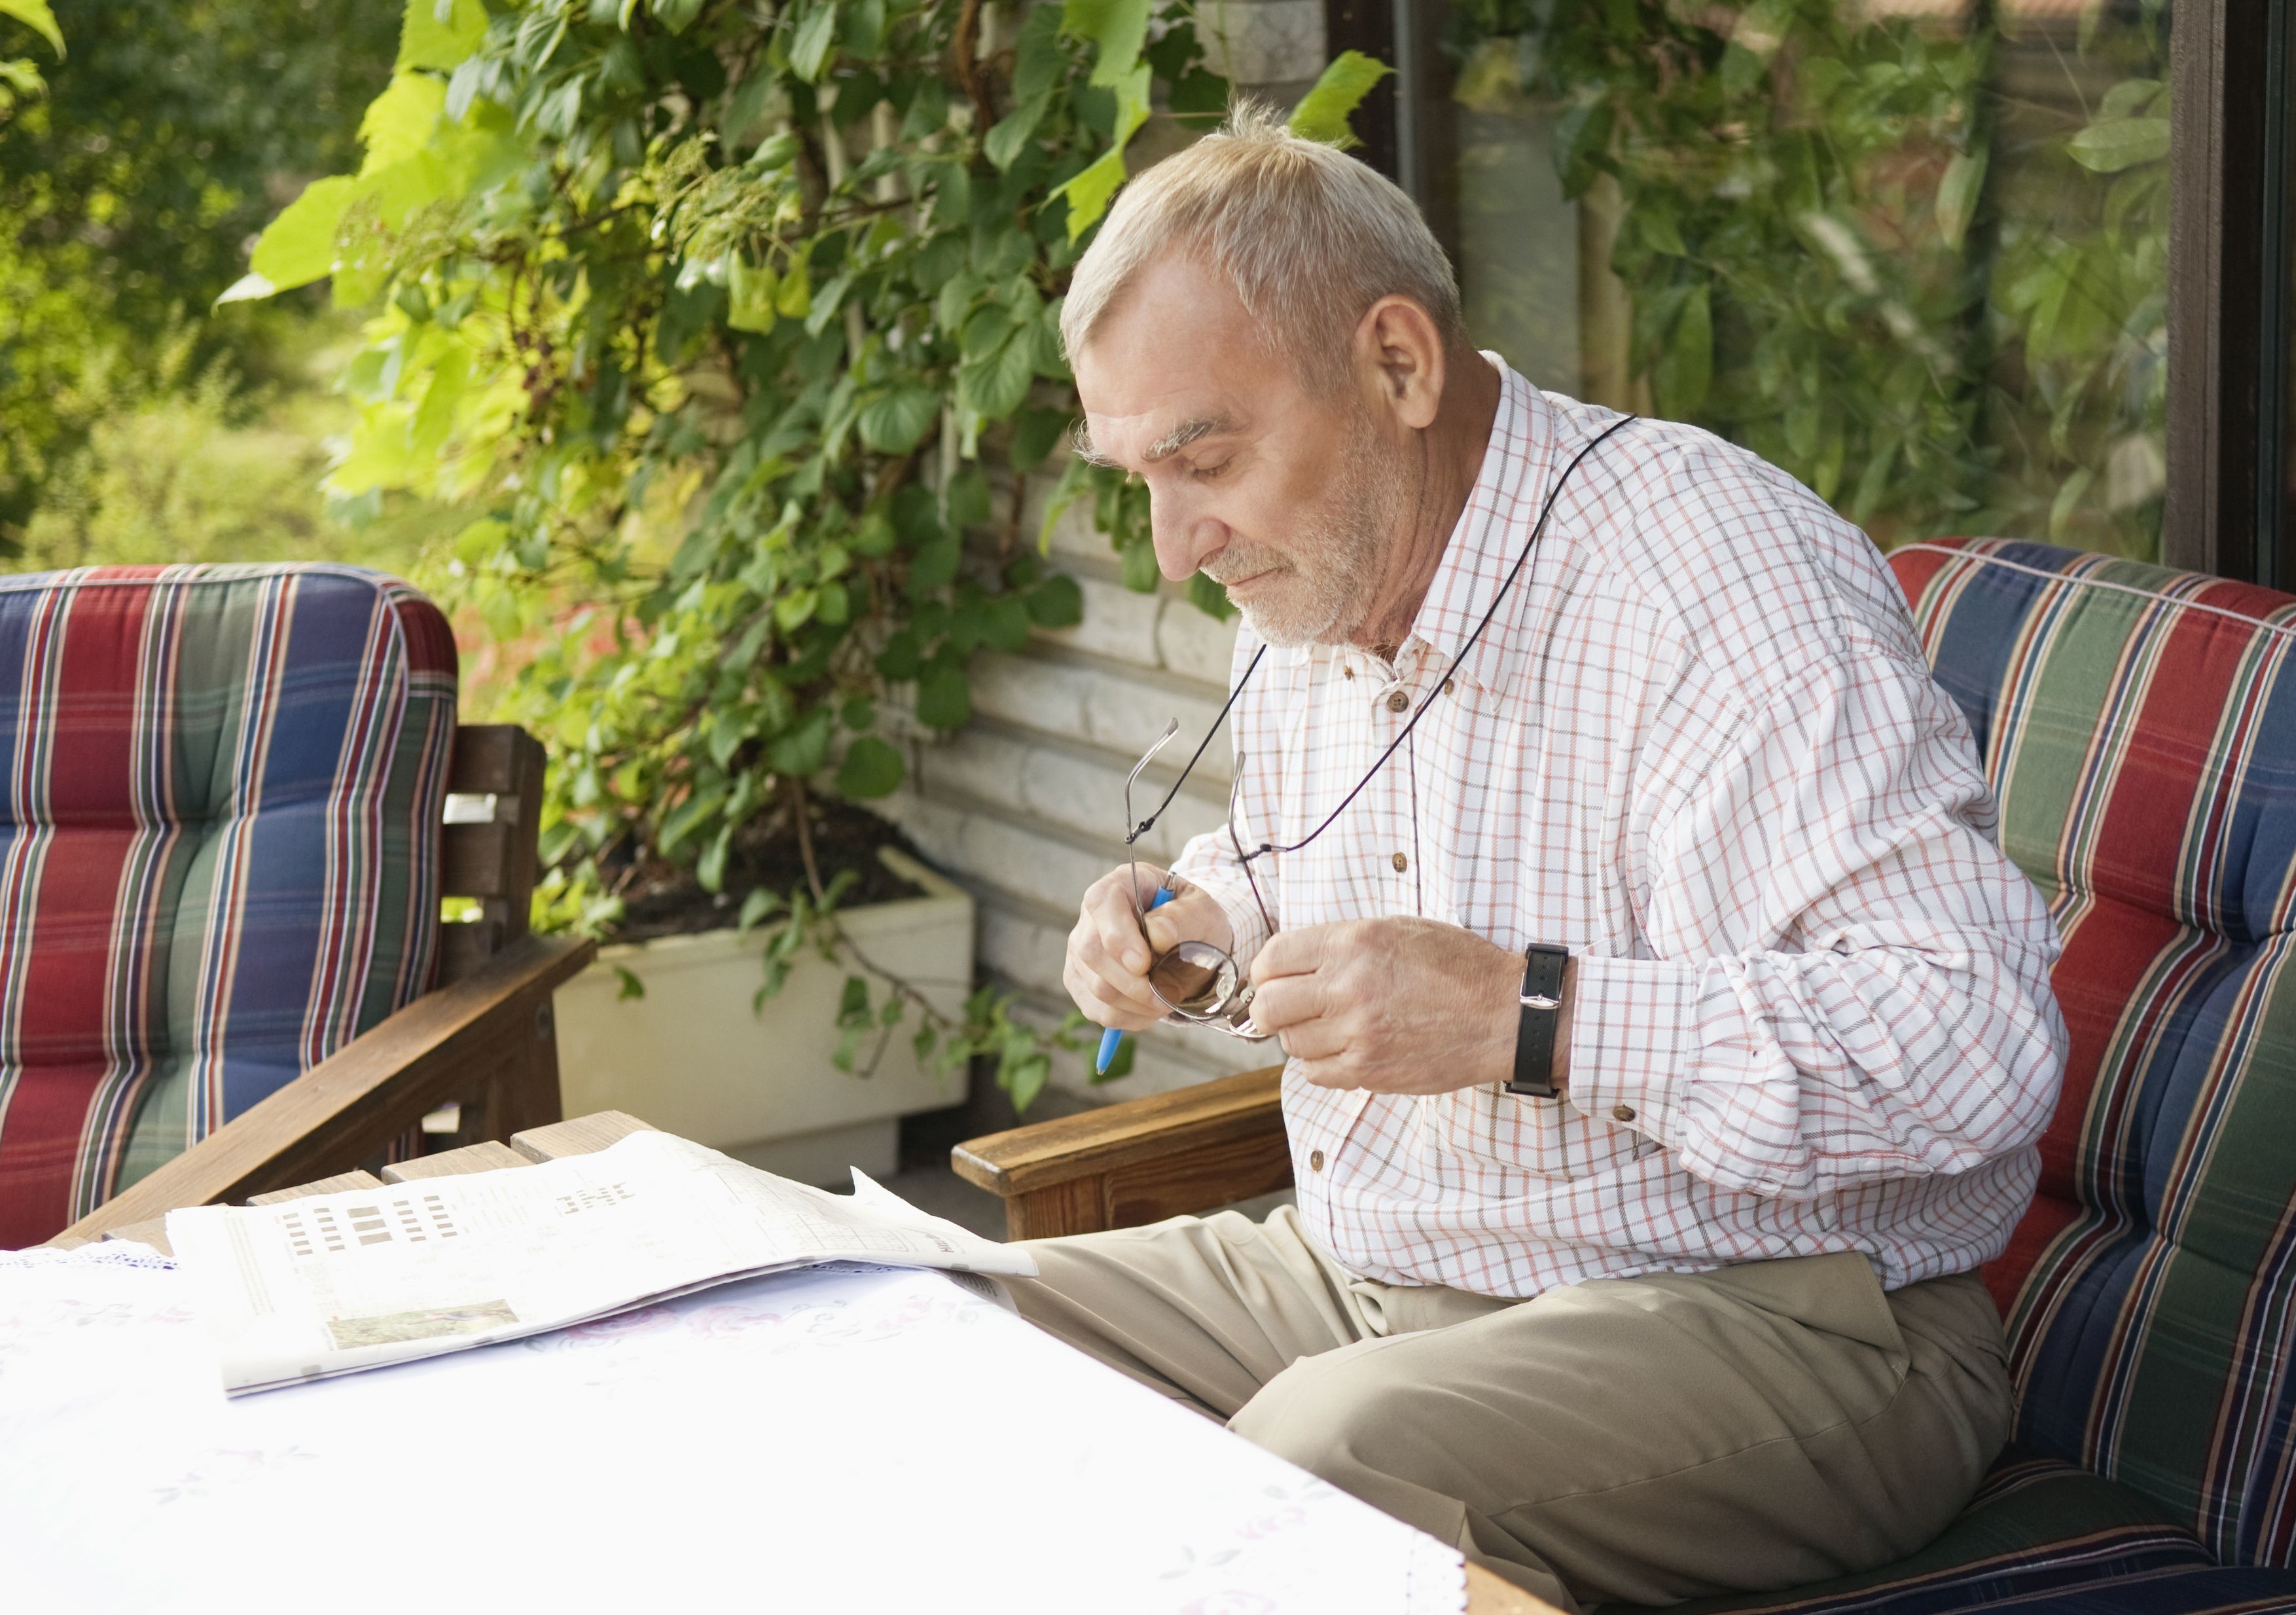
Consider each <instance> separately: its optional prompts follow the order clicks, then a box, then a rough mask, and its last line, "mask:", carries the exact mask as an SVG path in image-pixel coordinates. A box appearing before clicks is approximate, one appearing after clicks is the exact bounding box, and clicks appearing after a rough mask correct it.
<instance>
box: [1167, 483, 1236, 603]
mask: <svg viewBox="0 0 2296 1615" xmlns="http://www.w3.org/2000/svg"><path fill="white" fill-rule="evenodd" d="M1148 533H1149V537H1150V538H1151V539H1152V541H1153V542H1154V544H1155V546H1156V565H1157V568H1158V570H1160V571H1161V572H1162V573H1163V574H1164V576H1165V577H1167V578H1170V579H1171V580H1172V581H1173V582H1175V583H1185V582H1186V581H1187V580H1188V579H1189V578H1193V577H1194V576H1195V575H1196V570H1197V569H1198V568H1199V567H1201V566H1202V565H1203V563H1204V562H1206V561H1208V560H1210V558H1211V557H1212V556H1214V555H1217V554H1218V553H1219V552H1220V550H1221V549H1222V548H1223V547H1224V546H1225V545H1226V543H1227V528H1226V524H1225V523H1223V522H1221V521H1218V519H1216V518H1215V517H1213V516H1211V515H1210V514H1209V513H1208V512H1205V511H1203V510H1202V509H1201V508H1200V507H1198V506H1197V505H1196V504H1195V503H1194V502H1193V501H1192V500H1190V499H1188V498H1187V497H1186V496H1185V495H1182V494H1178V493H1160V492H1159V491H1157V490H1156V489H1154V488H1151V489H1150V490H1149V492H1148Z"/></svg>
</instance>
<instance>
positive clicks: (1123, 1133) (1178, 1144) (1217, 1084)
mask: <svg viewBox="0 0 2296 1615" xmlns="http://www.w3.org/2000/svg"><path fill="white" fill-rule="evenodd" d="M1271 1131H1272V1132H1275V1133H1279V1134H1280V1133H1281V1132H1282V1131H1283V1067H1282V1066H1269V1067H1267V1069H1266V1070H1258V1071H1246V1072H1244V1073H1242V1075H1241V1076H1236V1077H1222V1078H1218V1080H1216V1081H1212V1082H1200V1083H1198V1084H1196V1085H1195V1086H1193V1087H1185V1088H1180V1089H1177V1090H1176V1091H1174V1092H1172V1093H1169V1094H1152V1095H1151V1096H1150V1097H1148V1098H1146V1099H1135V1100H1130V1101H1128V1102H1127V1103H1123V1104H1112V1105H1108V1106H1105V1107H1103V1109H1100V1110H1097V1111H1083V1112H1080V1113H1079V1114H1078V1115H1074V1116H1063V1117H1061V1118H1059V1119H1056V1120H1053V1121H1045V1122H1038V1123H1037V1125H1035V1126H1034V1127H1014V1128H1013V1129H1012V1130H1011V1131H1009V1132H1005V1133H992V1134H990V1135H988V1136H987V1137H985V1138H975V1139H971V1140H968V1141H967V1142H965V1143H964V1144H959V1145H957V1146H956V1148H955V1151H953V1152H951V1157H950V1159H951V1161H952V1163H953V1164H954V1165H955V1168H956V1170H957V1174H958V1176H962V1177H964V1179H965V1180H966V1181H968V1182H970V1183H974V1184H978V1185H980V1187H982V1188H984V1189H987V1190H988V1191H989V1192H990V1193H993V1194H1001V1195H1005V1196H1006V1197H1008V1198H1009V1197H1011V1196H1013V1195H1014V1194H1020V1193H1027V1192H1028V1191H1029V1190H1031V1189H1037V1188H1043V1187H1045V1186H1047V1185H1052V1184H1056V1183H1064V1182H1066V1181H1068V1180H1070V1179H1071V1178H1076V1177H1082V1176H1103V1175H1106V1174H1108V1173H1110V1172H1113V1171H1116V1170H1118V1169H1119V1168H1125V1167H1130V1166H1136V1165H1141V1164H1144V1163H1147V1162H1151V1161H1156V1160H1163V1159H1165V1158H1168V1157H1169V1156H1172V1155H1174V1154H1176V1153H1178V1152H1183V1151H1185V1150H1192V1149H1198V1148H1202V1147H1206V1146H1208V1145H1211V1144H1218V1143H1220V1142H1222V1141H1231V1140H1238V1139H1246V1138H1251V1137H1253V1136H1259V1135H1267V1133H1269V1132H1271ZM1282 1186H1283V1185H1280V1184H1278V1185H1275V1187H1277V1188H1281V1187H1282ZM1251 1193H1265V1191H1264V1190H1254V1191H1251ZM1245 1198H1248V1196H1247V1195H1245V1194H1228V1195H1223V1196H1221V1197H1220V1198H1219V1199H1218V1200H1214V1201H1209V1202H1207V1203H1209V1204H1211V1205H1219V1204H1222V1203H1224V1202H1225V1201H1230V1200H1242V1199H1245Z"/></svg>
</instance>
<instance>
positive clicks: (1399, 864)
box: [1395, 852, 1411, 874]
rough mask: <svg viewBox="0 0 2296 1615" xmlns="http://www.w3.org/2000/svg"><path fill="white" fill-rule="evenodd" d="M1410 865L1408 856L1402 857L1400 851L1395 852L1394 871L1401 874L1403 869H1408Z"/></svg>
mask: <svg viewBox="0 0 2296 1615" xmlns="http://www.w3.org/2000/svg"><path fill="white" fill-rule="evenodd" d="M1410 867H1411V860H1410V859H1409V858H1406V857H1404V856H1403V855H1402V854H1401V853H1399V852H1398V853H1397V854H1396V855H1395V873H1398V874H1401V873H1403V872H1404V871H1405V870H1406V869H1408V868H1410Z"/></svg>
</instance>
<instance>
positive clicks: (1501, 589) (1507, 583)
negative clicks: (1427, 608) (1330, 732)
mask: <svg viewBox="0 0 2296 1615" xmlns="http://www.w3.org/2000/svg"><path fill="white" fill-rule="evenodd" d="M1641 419H1642V417H1641V416H1640V415H1626V416H1622V417H1621V418H1620V419H1619V420H1616V421H1614V422H1611V424H1610V425H1609V426H1607V427H1605V428H1603V430H1602V431H1601V432H1600V433H1599V434H1597V435H1596V436H1595V439H1593V440H1592V441H1591V442H1589V443H1587V446H1586V447H1583V448H1581V449H1580V450H1579V452H1578V453H1577V454H1575V455H1571V456H1570V464H1568V465H1566V466H1564V467H1563V468H1562V475H1561V476H1560V477H1557V478H1556V479H1555V480H1554V488H1551V489H1550V490H1548V492H1547V496H1546V501H1545V503H1543V504H1541V505H1540V506H1539V507H1538V521H1536V522H1534V523H1532V525H1531V529H1530V537H1529V540H1528V541H1527V542H1526V543H1525V544H1524V545H1523V546H1522V553H1521V554H1520V555H1517V556H1516V557H1515V558H1514V564H1513V566H1511V567H1509V568H1508V569H1507V575H1506V577H1505V578H1504V579H1502V580H1501V581H1500V584H1499V586H1498V592H1497V594H1493V595H1492V596H1491V603H1490V605H1489V606H1488V608H1486V609H1485V611H1484V612H1483V617H1482V620H1481V621H1480V622H1478V623H1477V624H1476V625H1475V631H1474V632H1473V633H1472V634H1470V635H1467V643H1466V644H1463V645H1461V646H1460V647H1459V649H1458V652H1457V654H1456V655H1454V656H1453V657H1452V658H1451V660H1450V663H1449V665H1448V666H1447V667H1446V668H1444V669H1443V676H1442V677H1441V678H1440V679H1438V680H1437V681H1436V683H1435V687H1434V688H1433V689H1432V690H1431V691H1430V692H1429V693H1427V695H1426V696H1425V698H1423V700H1422V701H1420V703H1419V706H1418V709H1416V710H1415V711H1414V712H1413V713H1412V715H1411V721H1410V722H1409V723H1407V724H1406V725H1404V726H1403V732H1402V733H1401V734H1398V735H1397V736H1396V737H1395V738H1394V739H1393V740H1391V741H1390V742H1388V744H1387V750H1384V751H1382V752H1381V753H1380V754H1379V760H1378V761H1377V762H1375V763H1374V764H1373V765H1372V766H1371V767H1370V768H1368V769H1367V770H1365V774H1364V776H1363V778H1361V779H1359V780H1357V782H1356V784H1355V789H1354V790H1352V791H1349V792H1348V793H1347V795H1346V796H1344V797H1342V798H1341V799H1340V805H1339V806H1338V807H1334V808H1333V809H1332V810H1331V812H1330V813H1328V814H1326V815H1324V822H1323V823H1322V824H1318V825H1316V827H1315V828H1314V829H1313V830H1311V831H1309V832H1308V833H1307V834H1306V835H1304V836H1302V837H1300V839H1299V840H1296V841H1294V842H1292V844H1291V845H1290V846H1288V847H1277V846H1275V845H1274V844H1273V843H1271V842H1267V841H1262V842H1261V843H1260V844H1259V846H1257V847H1255V848H1252V849H1251V851H1250V852H1247V853H1245V854H1244V855H1243V860H1242V861H1243V862H1244V863H1246V864H1249V863H1251V861H1252V859H1254V858H1257V857H1263V856H1265V855H1267V854H1268V853H1278V852H1280V853H1293V852H1297V851H1299V850H1300V848H1303V847H1305V846H1307V845H1308V842H1310V841H1312V840H1315V839H1316V837H1317V836H1319V835H1321V834H1323V833H1324V832H1325V831H1326V830H1329V829H1330V828H1331V827H1332V825H1333V824H1334V823H1335V822H1336V821H1337V820H1338V818H1339V816H1340V815H1341V814H1343V813H1345V812H1346V811H1347V810H1348V808H1349V807H1350V806H1352V805H1353V803H1354V801H1355V799H1356V798H1357V797H1359V796H1361V795H1362V794H1363V792H1364V787H1365V786H1366V785H1368V784H1370V783H1372V781H1373V780H1374V779H1375V778H1377V777H1378V775H1379V771H1380V770H1381V769H1382V768H1384V767H1387V762H1388V759H1389V758H1391V757H1393V756H1394V755H1395V754H1396V751H1397V750H1398V749H1399V748H1400V747H1401V746H1402V744H1403V742H1406V741H1407V740H1409V739H1410V738H1411V732H1412V731H1413V730H1414V729H1416V728H1417V727H1418V726H1419V720H1420V719H1421V718H1423V717H1426V716H1427V709H1429V708H1430V707H1432V706H1433V705H1434V704H1435V698H1436V697H1437V696H1438V695H1440V694H1441V693H1443V686H1444V685H1446V684H1447V683H1449V682H1450V679H1451V676H1452V675H1453V674H1454V673H1456V672H1457V671H1458V669H1459V664H1460V663H1461V662H1463V661H1464V660H1466V659H1467V652H1470V651H1472V650H1473V649H1474V648H1475V646H1476V644H1478V643H1480V641H1481V639H1482V637H1483V630H1484V629H1486V628H1488V627H1490V626H1491V619H1493V618H1495V617H1497V615H1498V611H1499V606H1500V605H1501V604H1502V603H1504V602H1505V599H1506V597H1507V594H1508V592H1509V591H1510V590H1512V589H1513V587H1514V584H1515V579H1516V578H1519V577H1521V575H1522V569H1523V567H1524V565H1525V564H1526V563H1527V562H1529V560H1530V554H1531V552H1532V551H1533V550H1535V549H1537V548H1538V540H1539V538H1540V537H1541V536H1542V535H1544V534H1545V533H1546V519H1547V518H1548V517H1549V516H1552V515H1553V514H1554V502H1555V501H1556V500H1557V499H1560V498H1561V497H1562V490H1563V488H1565V487H1566V486H1567V485H1568V484H1569V483H1570V473H1571V472H1573V471H1577V470H1578V469H1579V462H1580V461H1581V460H1584V459H1585V458H1586V457H1587V455H1591V454H1593V453H1594V452H1595V450H1596V449H1598V448H1600V447H1603V444H1604V443H1606V442H1608V441H1609V440H1610V439H1611V437H1612V436H1614V435H1615V434H1617V433H1619V432H1622V431H1624V430H1626V429H1627V428H1628V427H1629V426H1632V425H1633V424H1634V423H1635V422H1637V421H1639V420H1641ZM1266 655H1267V645H1265V644H1262V645H1261V646H1260V647H1259V650H1257V651H1255V652H1252V656H1251V663H1250V665H1249V666H1247V667H1246V668H1244V670H1243V676H1242V678H1239V679H1237V680H1236V681H1235V688H1234V689H1233V690H1231V691H1229V692H1228V695H1227V701H1226V703H1225V704H1224V705H1222V706H1221V708H1220V709H1219V716H1218V717H1216V718H1214V719H1212V725H1211V727H1210V728H1209V729H1207V730H1205V731H1204V738H1203V739H1202V740H1201V741H1200V742H1197V745H1196V751H1195V756H1194V757H1191V758H1189V759H1188V766H1187V767H1185V768H1183V769H1181V770H1180V777H1179V778H1178V779H1176V780H1174V781H1173V782H1172V788H1171V789H1170V790H1169V791H1166V792H1165V793H1164V799H1163V800H1162V801H1160V802H1159V803H1157V804H1156V811H1155V812H1153V813H1152V814H1150V815H1149V816H1147V817H1146V818H1144V819H1143V820H1141V821H1140V823H1139V825H1138V826H1137V827H1136V829H1135V830H1134V831H1133V832H1132V833H1131V834H1130V835H1128V836H1126V837H1125V838H1124V844H1125V845H1126V846H1128V847H1129V846H1130V845H1132V843H1133V842H1135V841H1136V840H1139V839H1140V838H1141V837H1142V836H1144V835H1146V834H1147V833H1148V832H1149V831H1151V830H1152V829H1153V828H1155V824H1156V821H1157V820H1158V819H1160V818H1161V817H1163V816H1164V809H1165V808H1167V807H1170V806H1171V805H1172V799H1173V798H1174V797H1176V796H1177V795H1179V794H1180V787H1181V786H1182V785H1184V784H1185V783H1187V780H1188V775H1190V774H1191V773H1193V771H1194V769H1195V767H1196V762H1197V759H1198V758H1201V757H1202V756H1203V754H1204V748H1205V747H1207V746H1209V745H1210V744H1211V743H1212V736H1213V735H1215V734H1218V733H1219V732H1220V726H1221V725H1223V724H1225V723H1226V722H1227V715H1228V713H1229V711H1230V710H1231V709H1233V708H1234V706H1235V702H1236V697H1238V696H1240V695H1242V693H1243V687H1244V686H1245V685H1248V684H1250V683H1251V676H1252V675H1253V674H1254V673H1255V672H1257V671H1259V660H1260V658H1261V657H1263V656H1266Z"/></svg>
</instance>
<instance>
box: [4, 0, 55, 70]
mask: <svg viewBox="0 0 2296 1615" xmlns="http://www.w3.org/2000/svg"><path fill="white" fill-rule="evenodd" d="M0 17H13V18H14V19H15V20H17V21H19V22H21V23H22V24H23V25H24V26H25V27H26V28H29V29H31V30H32V31H33V32H34V33H36V34H37V35H39V36H40V37H41V38H43V39H45V40H46V41H47V42H48V44H49V45H50V46H51V47H52V48H53V50H54V51H55V53H56V54H57V55H58V56H61V55H62V54H63V53H64V34H63V30H62V29H60V28H58V27H57V26H56V14H55V12H53V11H50V10H49V9H48V0H0Z"/></svg>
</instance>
